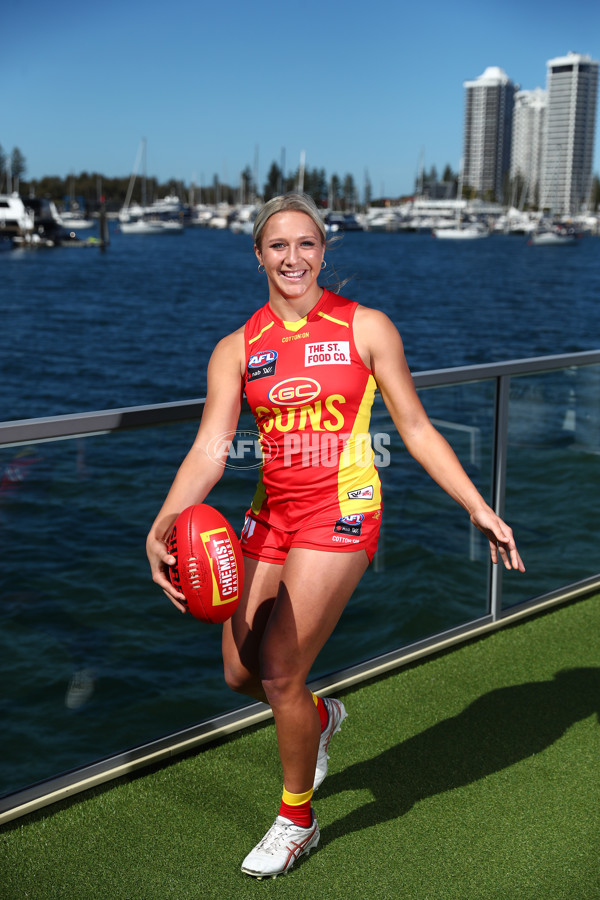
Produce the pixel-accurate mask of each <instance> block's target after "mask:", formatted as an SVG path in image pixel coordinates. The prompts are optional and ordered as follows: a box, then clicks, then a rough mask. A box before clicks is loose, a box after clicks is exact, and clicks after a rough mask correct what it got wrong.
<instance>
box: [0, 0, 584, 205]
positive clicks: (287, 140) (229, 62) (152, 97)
mask: <svg viewBox="0 0 600 900" xmlns="http://www.w3.org/2000/svg"><path fill="white" fill-rule="evenodd" d="M1 27H2V33H3V36H4V41H3V50H2V55H1V62H0V71H1V72H2V85H3V102H2V112H1V113H0V144H1V145H2V147H3V149H4V151H5V152H7V151H8V152H10V151H11V150H12V148H13V147H15V146H17V147H19V149H20V150H21V152H22V153H23V154H24V156H25V158H26V161H27V176H26V177H28V178H40V177H42V176H43V175H60V176H62V177H66V176H67V175H68V174H69V173H70V172H75V173H79V172H81V171H88V172H92V171H96V172H101V173H104V174H105V175H107V176H123V177H125V176H128V175H129V174H130V172H131V170H132V168H133V165H134V161H135V158H136V154H137V151H138V147H139V144H140V140H141V138H142V137H145V138H146V139H147V168H148V174H149V175H154V176H156V177H157V178H158V179H159V180H161V181H166V180H167V179H169V178H175V179H178V180H182V181H184V182H185V183H187V184H189V183H191V182H192V181H193V180H194V181H195V182H196V184H207V183H209V182H211V181H212V179H213V176H214V175H217V176H218V177H219V179H220V180H221V181H224V182H228V183H230V184H237V183H238V182H239V174H240V172H241V171H242V169H244V168H245V167H246V166H250V168H251V169H252V170H253V171H254V170H255V167H256V168H257V171H258V180H259V185H261V186H262V184H263V183H264V181H265V178H266V174H267V171H268V169H269V167H270V165H271V163H272V162H273V161H276V162H277V163H280V161H281V156H282V150H285V159H286V169H288V170H293V169H296V168H297V166H298V163H299V160H300V154H301V152H302V151H305V153H306V165H307V166H308V167H311V168H312V167H319V168H321V167H322V168H324V169H325V170H326V173H327V175H328V176H331V175H332V174H333V173H337V174H338V175H340V177H342V178H343V177H344V175H345V174H346V173H351V174H352V175H353V176H354V178H355V181H356V183H357V185H358V187H359V188H360V189H362V187H363V184H364V179H365V172H368V175H369V178H370V181H371V184H372V189H373V194H374V195H379V194H381V193H385V194H387V195H391V196H397V195H399V194H402V193H409V192H410V191H412V189H413V186H414V182H415V176H416V173H417V171H418V167H419V161H420V159H421V157H423V159H424V164H425V166H426V168H428V169H429V168H430V167H431V166H432V165H435V166H437V168H438V171H440V172H441V171H442V169H443V168H444V166H445V164H446V163H449V164H450V165H451V166H452V167H453V168H454V169H458V167H459V164H460V158H461V154H462V130H463V107H464V88H463V82H464V81H465V80H469V79H473V78H476V77H477V76H478V75H480V74H481V73H482V72H483V71H484V69H485V68H486V67H487V66H500V67H501V68H503V69H504V70H505V71H506V73H507V75H508V76H509V77H510V78H511V79H512V80H513V81H514V82H516V83H518V84H520V85H521V87H522V88H528V89H530V88H535V87H538V86H539V87H544V86H545V82H546V62H547V60H548V59H551V58H553V57H555V56H563V55H565V54H566V53H567V52H568V51H569V50H573V51H576V52H579V53H587V54H589V55H591V56H592V57H593V58H594V59H600V2H598V0H578V2H577V3H568V2H565V0H561V2H557V0H547V2H538V0H535V2H532V0H529V2H528V0H521V2H516V0H505V2H502V3H498V2H492V3H490V2H487V3H486V2H485V0H483V2H482V0H477V2H475V0H456V2H454V3H448V2H441V0H430V2H423V3H415V2H413V0H411V2H410V3H405V2H403V0H371V2H370V3H367V2H362V3H359V2H357V0H345V2H339V0H320V2H314V0H300V2H295V3H294V2H292V3H290V2H286V3H267V2H264V0H255V2H240V0H224V2H223V0H222V2H218V0H212V2H210V3H207V2H205V0H167V2H164V0H163V2H160V3H158V2H152V0H147V2H144V3H142V2H140V0H121V2H117V0H104V2H102V3H88V4H85V3H81V2H80V0H79V2H77V3H75V2H65V0H53V2H47V0H45V2H41V0H30V2H27V3H14V2H13V3H10V4H8V5H7V6H6V8H4V9H3V12H2V25H1ZM599 131H600V122H599V127H598V128H597V135H596V152H595V165H594V171H596V172H598V171H600V147H599V144H600V140H599V137H600V135H599V134H598V132H599Z"/></svg>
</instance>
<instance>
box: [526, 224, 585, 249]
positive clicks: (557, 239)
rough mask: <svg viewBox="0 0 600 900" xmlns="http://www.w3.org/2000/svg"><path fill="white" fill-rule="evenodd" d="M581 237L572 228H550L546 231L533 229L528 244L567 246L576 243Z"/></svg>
mask: <svg viewBox="0 0 600 900" xmlns="http://www.w3.org/2000/svg"><path fill="white" fill-rule="evenodd" d="M580 238H581V235H580V234H578V232H576V231H573V230H572V229H569V230H566V229H560V228H551V229H549V230H548V231H534V232H532V233H531V235H530V237H529V241H528V243H529V244H532V245H534V246H538V247H568V246H572V245H573V244H576V243H577V242H578V241H579V240H580Z"/></svg>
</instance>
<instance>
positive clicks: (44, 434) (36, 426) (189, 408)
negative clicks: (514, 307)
mask: <svg viewBox="0 0 600 900" xmlns="http://www.w3.org/2000/svg"><path fill="white" fill-rule="evenodd" d="M598 364H600V350H583V351H580V352H578V353H560V354H555V355H552V356H534V357H528V358H525V359H514V360H506V361H503V362H495V363H481V364H477V365H471V366H456V367H452V368H447V369H429V370H425V371H423V372H416V373H413V380H414V383H415V386H416V387H417V388H430V387H442V386H448V385H452V384H467V383H469V382H473V381H485V380H488V379H498V378H500V377H502V376H507V375H508V376H511V375H527V374H534V373H537V372H549V371H553V370H556V369H564V368H566V367H569V366H591V365H598ZM204 402H205V398H204V397H202V398H198V399H192V400H179V401H176V402H172V403H171V402H170V403H156V404H149V405H146V406H127V407H123V408H121V409H105V410H96V411H92V412H83V413H67V414H65V415H60V416H45V417H39V418H31V419H15V420H14V421H7V422H0V447H7V446H14V445H16V444H27V443H36V442H42V441H54V440H62V439H64V438H74V437H86V436H88V435H93V434H106V433H108V432H112V431H124V430H127V429H134V428H147V427H150V426H152V425H165V424H175V423H177V422H187V421H190V420H192V419H199V418H200V416H201V414H202V410H203V408H204Z"/></svg>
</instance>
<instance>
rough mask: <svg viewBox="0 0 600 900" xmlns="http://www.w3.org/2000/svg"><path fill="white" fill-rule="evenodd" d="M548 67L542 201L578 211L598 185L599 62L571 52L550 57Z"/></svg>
mask: <svg viewBox="0 0 600 900" xmlns="http://www.w3.org/2000/svg"><path fill="white" fill-rule="evenodd" d="M547 67H548V80H547V90H548V109H547V113H546V129H545V135H544V144H543V151H542V174H541V186H540V199H541V205H542V206H543V207H544V208H548V209H550V210H551V211H552V212H553V213H555V214H557V215H558V214H562V215H564V214H571V215H573V214H577V213H579V212H581V211H582V210H584V209H585V208H586V206H587V205H588V203H589V197H590V191H591V185H592V161H593V155H594V132H595V127H596V100H597V91H598V62H597V61H596V60H593V59H592V58H591V57H589V56H583V55H581V54H579V53H568V54H567V56H561V57H557V58H556V59H550V60H548V62H547Z"/></svg>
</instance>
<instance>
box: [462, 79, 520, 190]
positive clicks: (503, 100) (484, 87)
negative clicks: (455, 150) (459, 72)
mask: <svg viewBox="0 0 600 900" xmlns="http://www.w3.org/2000/svg"><path fill="white" fill-rule="evenodd" d="M464 87H465V91H466V94H465V130H464V157H463V180H464V183H465V184H466V185H468V186H469V187H471V188H474V189H475V190H476V191H477V193H478V194H480V195H482V196H486V195H487V197H488V198H490V197H493V198H495V199H496V200H502V199H503V197H504V187H505V180H506V176H507V175H508V173H509V170H510V152H511V141H512V118H513V105H514V95H515V91H516V90H517V89H518V85H515V84H513V82H512V81H511V80H510V78H509V77H508V75H507V74H506V72H505V71H504V70H503V69H500V68H499V67H498V66H489V67H488V68H487V69H486V70H485V72H484V73H483V75H480V76H479V78H476V79H475V80H474V81H465V83H464Z"/></svg>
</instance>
